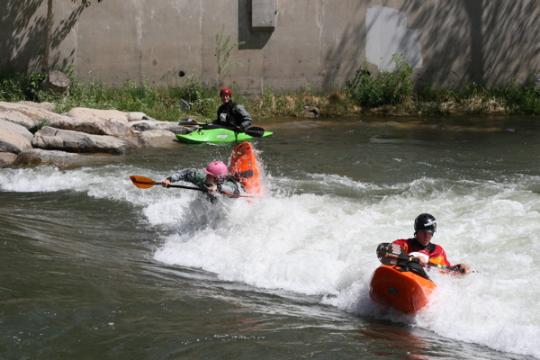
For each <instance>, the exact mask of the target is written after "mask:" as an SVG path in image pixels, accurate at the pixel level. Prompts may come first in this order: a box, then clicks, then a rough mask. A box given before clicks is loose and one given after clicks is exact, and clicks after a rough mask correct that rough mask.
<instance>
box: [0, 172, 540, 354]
mask: <svg viewBox="0 0 540 360" xmlns="http://www.w3.org/2000/svg"><path fill="white" fill-rule="evenodd" d="M142 171H143V170H141V169H137V168H130V167H125V166H110V167H105V168H100V169H95V168H83V169H77V170H71V171H61V170H58V169H55V168H51V167H39V168H35V169H3V170H2V171H1V172H0V186H1V189H2V190H3V191H21V192H31V191H49V192H54V191H77V192H84V193H86V194H88V196H91V197H95V198H103V199H111V200H116V201H126V202H128V203H131V204H133V205H135V206H140V207H141V208H142V210H141V215H142V216H144V217H145V219H146V220H147V221H148V223H149V224H150V225H152V226H155V227H156V228H157V229H161V228H162V227H163V226H164V227H165V232H163V233H160V234H162V235H161V236H162V245H161V246H160V247H159V249H158V250H157V251H156V252H155V254H154V257H155V258H156V259H157V260H159V261H162V262H163V263H166V264H177V265H181V266H186V267H194V268H201V269H204V270H206V271H209V272H213V273H215V274H216V275H217V276H218V278H220V279H223V280H226V281H236V282H244V283H246V284H250V285H253V286H257V287H259V288H262V289H272V290H271V291H274V290H275V289H283V290H286V291H293V292H296V293H300V294H309V295H314V294H316V295H317V294H318V295H320V296H321V301H322V302H323V303H325V304H331V305H334V306H336V307H338V308H339V309H342V310H345V311H350V312H354V313H357V314H360V315H369V316H384V317H389V318H391V319H393V320H396V321H404V320H409V319H404V318H403V317H400V316H399V315H397V314H395V313H391V312H390V313H388V312H385V311H383V310H382V309H381V307H379V306H378V305H375V304H373V303H372V302H371V300H370V299H369V296H368V289H369V281H370V278H371V274H372V272H373V270H374V269H375V268H376V267H377V266H378V260H377V258H376V256H375V248H376V246H377V244H378V243H380V242H388V241H392V240H394V239H396V238H406V237H409V236H412V233H413V228H412V223H413V219H414V217H415V216H416V215H417V214H418V213H420V212H429V213H432V214H433V215H435V216H436V217H437V219H438V223H439V228H438V232H437V233H436V234H435V237H434V242H435V243H438V244H441V245H443V246H444V247H445V249H446V251H447V253H448V256H449V258H450V261H452V262H466V263H469V264H470V265H472V267H473V268H475V269H476V270H477V271H478V272H477V273H474V274H471V275H469V276H467V277H465V278H461V279H460V278H455V277H442V276H436V281H437V283H438V285H439V286H438V290H437V292H436V293H435V295H434V296H433V298H432V304H431V306H429V307H428V308H426V310H425V311H423V312H421V313H420V314H419V315H418V316H417V317H416V320H415V321H416V324H417V326H421V327H423V328H426V329H430V330H432V331H434V332H436V333H438V334H441V335H443V336H446V337H449V338H453V339H457V340H462V341H468V342H474V343H478V344H482V345H486V346H489V347H491V348H494V349H498V350H501V351H507V352H515V353H520V354H528V355H532V356H535V357H538V358H540V349H539V348H537V347H536V346H535V345H534V344H535V343H534V341H532V340H531V339H535V338H537V337H539V336H540V305H539V303H538V301H537V299H538V298H539V297H540V283H539V280H538V277H537V276H535V275H536V273H537V272H538V271H539V270H540V261H539V256H538V255H539V254H540V193H539V192H538V177H530V176H516V177H515V178H512V179H504V180H498V181H480V180H460V181H453V182H452V181H449V180H440V179H429V178H421V179H417V180H415V181H412V182H410V183H398V184H394V185H388V186H387V185H375V184H365V183H361V182H356V181H354V180H352V179H349V178H343V177H336V176H324V175H321V174H315V175H312V176H308V177H307V178H308V179H307V180H306V179H305V177H304V178H303V179H299V180H294V179H289V178H273V177H271V176H269V177H268V179H267V180H268V182H269V184H270V189H271V191H270V194H269V196H268V197H266V198H264V199H261V200H257V201H254V202H251V203H250V202H248V201H245V200H243V199H242V200H229V201H223V202H222V203H221V205H220V206H213V205H210V204H209V202H207V201H206V200H204V197H202V196H201V194H199V193H197V192H194V191H181V190H180V191H175V190H172V189H161V188H156V189H152V190H140V189H137V188H135V187H134V186H133V185H132V184H131V182H130V180H129V175H131V174H136V173H142ZM146 172H147V171H146ZM147 175H148V176H150V177H153V178H155V179H161V178H162V177H164V176H165V175H167V174H161V173H150V174H147ZM306 182H308V183H309V186H306V185H305V184H306ZM336 187H338V188H339V187H341V188H343V189H349V190H350V191H345V192H343V194H344V196H336V195H335V194H333V193H328V191H327V190H328V189H335V188H336ZM283 188H285V189H283ZM374 194H375V195H374ZM382 194H384V195H382ZM158 231H161V230H158ZM171 232H172V234H171Z"/></svg>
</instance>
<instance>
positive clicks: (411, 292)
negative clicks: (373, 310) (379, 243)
mask: <svg viewBox="0 0 540 360" xmlns="http://www.w3.org/2000/svg"><path fill="white" fill-rule="evenodd" d="M435 287H436V285H435V283H434V282H433V281H431V280H429V279H426V278H423V277H421V276H419V275H416V274H415V273H413V272H410V271H403V270H402V269H401V268H400V267H399V266H389V265H381V266H379V267H378V268H377V269H376V270H375V272H374V273H373V277H372V278H371V283H370V289H369V295H370V297H371V298H372V299H373V301H375V302H377V303H379V304H382V305H386V306H390V307H392V308H394V309H396V310H399V311H401V312H403V313H406V314H414V313H416V312H418V311H419V310H421V309H422V308H423V307H424V306H426V305H427V304H428V302H429V296H430V294H431V293H432V292H433V290H434V289H435Z"/></svg>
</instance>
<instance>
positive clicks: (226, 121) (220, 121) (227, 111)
mask: <svg viewBox="0 0 540 360" xmlns="http://www.w3.org/2000/svg"><path fill="white" fill-rule="evenodd" d="M219 96H220V97H221V102H222V104H221V106H220V107H219V108H218V110H217V119H216V120H214V121H213V122H212V124H214V125H219V126H220V127H225V128H229V129H231V130H235V131H244V130H245V129H247V128H248V127H250V126H251V123H252V119H251V115H250V114H249V113H248V112H247V110H246V108H245V107H244V106H243V105H239V104H236V103H235V102H233V101H232V90H231V89H230V88H228V87H223V88H222V89H221V90H220V91H219Z"/></svg>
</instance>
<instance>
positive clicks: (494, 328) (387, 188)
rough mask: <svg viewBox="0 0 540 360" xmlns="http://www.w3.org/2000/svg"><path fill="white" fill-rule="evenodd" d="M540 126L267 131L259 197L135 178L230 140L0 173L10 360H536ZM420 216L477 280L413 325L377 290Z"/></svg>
mask: <svg viewBox="0 0 540 360" xmlns="http://www.w3.org/2000/svg"><path fill="white" fill-rule="evenodd" d="M539 120H540V119H531V118H495V119H485V118H482V119H474V118H452V119H443V120H437V119H427V120H422V121H420V120H418V119H403V120H399V121H394V120H380V119H379V120H371V121H370V120H365V121H350V120H346V119H335V120H317V121H306V120H304V121H291V120H288V121H276V122H274V123H271V124H264V125H265V126H266V127H268V128H271V129H272V130H274V131H275V136H274V137H272V138H267V139H263V140H259V141H256V142H255V146H256V148H257V149H258V152H259V157H260V159H261V161H262V163H263V167H264V171H265V177H264V180H265V184H266V189H267V195H266V197H264V198H263V199H260V200H256V201H252V202H248V201H245V200H244V199H241V200H230V199H226V200H223V201H220V202H218V203H217V204H210V203H209V202H208V201H206V199H205V198H204V197H203V196H202V195H201V194H200V193H198V192H195V191H189V190H181V189H163V188H161V187H156V188H153V189H149V190H140V189H137V188H135V187H134V186H133V185H132V184H131V183H130V181H129V178H128V176H129V175H133V174H137V175H145V176H149V177H152V178H154V179H161V178H163V177H165V176H167V175H170V174H171V173H172V172H173V171H174V170H176V169H180V168H183V167H199V166H202V165H203V164H204V163H206V162H207V161H209V160H213V159H222V160H224V159H227V157H228V156H229V153H230V146H228V145H226V146H209V145H200V146H193V145H191V146H190V145H183V144H178V145H177V146H175V148H174V149H167V150H144V151H139V152H136V153H132V154H129V155H126V156H121V157H113V158H111V159H110V161H108V163H102V164H96V163H92V165H90V166H87V167H81V168H76V169H70V170H61V169H57V168H54V167H49V166H42V167H37V168H28V169H0V266H1V269H2V271H1V272H0V336H1V337H0V358H1V359H181V358H189V359H197V358H198V359H255V358H257V359H293V358H310V359H373V358H377V359H533V358H536V359H540V348H539V347H538V345H537V341H538V339H539V338H540V305H539V304H540V303H539V302H538V298H539V297H540V281H539V280H538V279H539V277H538V276H537V273H538V272H539V271H540V261H539V258H540V126H539V124H540V122H539ZM421 212H429V213H432V214H433V215H435V217H437V219H438V223H439V228H438V232H437V233H436V234H435V236H434V239H433V241H434V242H435V243H438V244H441V245H443V246H444V247H445V248H446V251H447V253H448V256H449V259H450V261H451V262H466V263H468V264H470V265H471V266H472V267H473V268H474V269H475V271H476V272H475V273H472V274H470V275H468V276H466V277H453V276H445V275H441V274H437V273H434V274H432V277H433V278H434V280H435V281H436V282H437V284H438V288H437V291H436V293H435V294H434V295H433V296H432V299H431V304H430V306H429V307H427V308H426V309H425V310H424V311H422V312H420V313H419V314H418V315H417V316H416V317H407V316H403V315H400V314H397V313H395V312H393V311H391V310H388V309H385V308H382V307H380V306H378V305H376V304H373V303H372V302H371V300H370V299H369V296H368V290H369V280H370V277H371V274H372V273H373V270H374V269H375V268H376V267H377V266H378V260H377V258H376V255H375V248H376V246H377V244H378V243H380V242H389V241H392V240H394V239H397V238H405V237H409V236H412V233H413V228H412V225H413V220H414V217H415V216H416V215H417V214H419V213H421Z"/></svg>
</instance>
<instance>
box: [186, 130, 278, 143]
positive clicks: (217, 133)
mask: <svg viewBox="0 0 540 360" xmlns="http://www.w3.org/2000/svg"><path fill="white" fill-rule="evenodd" d="M272 134H273V133H272V131H264V133H263V135H262V137H268V136H271V135H272ZM176 138H177V139H178V141H180V142H184V143H189V144H204V143H211V144H224V143H231V142H235V141H236V142H241V141H248V140H252V139H253V137H252V136H250V135H248V134H246V133H245V132H235V131H233V130H230V129H225V128H215V129H197V130H194V131H192V132H190V133H188V134H176Z"/></svg>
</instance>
